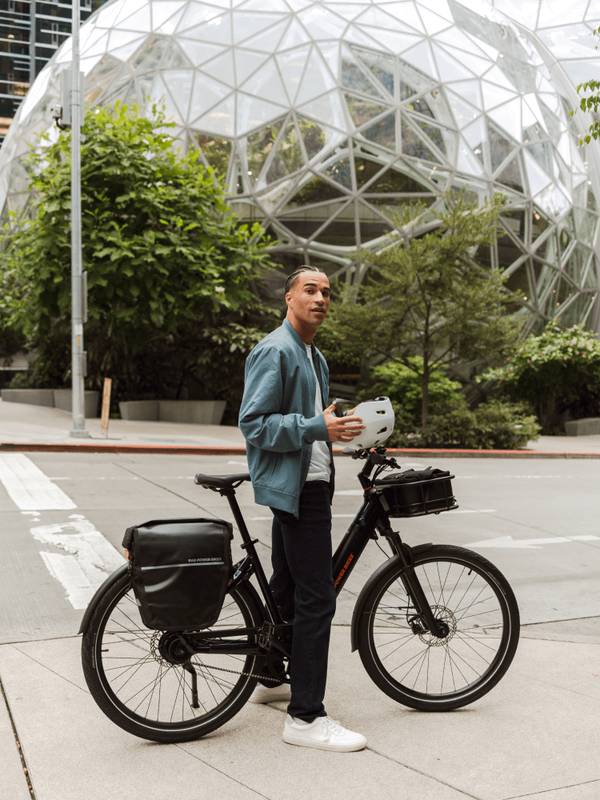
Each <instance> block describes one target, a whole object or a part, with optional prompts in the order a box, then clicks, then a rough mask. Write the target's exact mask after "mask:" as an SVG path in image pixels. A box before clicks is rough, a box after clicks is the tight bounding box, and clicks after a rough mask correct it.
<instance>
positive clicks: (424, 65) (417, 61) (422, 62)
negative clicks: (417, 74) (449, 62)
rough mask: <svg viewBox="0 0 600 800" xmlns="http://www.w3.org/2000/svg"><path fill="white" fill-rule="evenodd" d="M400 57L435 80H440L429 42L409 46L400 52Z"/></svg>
mask: <svg viewBox="0 0 600 800" xmlns="http://www.w3.org/2000/svg"><path fill="white" fill-rule="evenodd" d="M402 59H403V60H404V61H407V62H408V63H409V64H410V65H411V66H413V67H416V68H417V69H419V70H422V71H423V72H424V73H425V74H426V75H429V76H431V77H432V78H433V79H434V80H435V81H439V80H440V76H439V73H438V70H437V66H436V64H435V62H434V60H433V56H432V54H431V47H430V45H429V42H421V43H420V44H418V45H417V46H416V47H411V48H410V50H406V51H405V52H404V53H402Z"/></svg>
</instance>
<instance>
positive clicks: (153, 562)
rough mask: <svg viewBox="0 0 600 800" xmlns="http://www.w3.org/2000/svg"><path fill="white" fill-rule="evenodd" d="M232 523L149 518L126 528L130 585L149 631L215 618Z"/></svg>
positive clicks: (201, 624)
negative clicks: (129, 562)
mask: <svg viewBox="0 0 600 800" xmlns="http://www.w3.org/2000/svg"><path fill="white" fill-rule="evenodd" d="M232 538H233V530H232V526H231V524H230V523H229V522H225V521H224V520H221V519H172V520H152V521H151V522H145V523H143V524H142V525H136V526H134V527H132V528H127V530H126V531H125V537H124V538H123V547H126V548H127V549H128V550H129V552H130V555H131V576H132V578H131V583H132V586H133V591H134V594H135V597H136V600H137V602H138V606H139V610H140V616H141V618H142V622H143V623H144V625H146V627H148V628H152V629H154V630H167V631H180V630H198V629H199V628H205V627H208V626H209V625H213V624H214V623H215V622H216V621H217V619H218V618H219V614H220V613H221V608H222V607H223V601H224V599H225V592H226V591H227V584H228V582H229V579H230V578H231V571H232V566H231V539H232Z"/></svg>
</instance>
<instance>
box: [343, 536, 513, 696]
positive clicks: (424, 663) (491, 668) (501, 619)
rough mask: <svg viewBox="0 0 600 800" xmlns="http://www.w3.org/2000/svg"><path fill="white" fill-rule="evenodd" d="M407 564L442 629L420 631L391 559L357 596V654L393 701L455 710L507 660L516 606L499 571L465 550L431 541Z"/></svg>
mask: <svg viewBox="0 0 600 800" xmlns="http://www.w3.org/2000/svg"><path fill="white" fill-rule="evenodd" d="M414 570H415V574H416V576H417V578H418V580H419V582H420V584H421V587H422V588H423V591H424V592H425V596H426V597H427V599H428V602H429V604H430V607H431V610H432V611H433V614H434V616H435V617H436V618H437V619H440V620H443V621H444V622H445V623H446V625H447V627H448V633H447V635H446V636H445V637H444V638H437V637H436V636H433V635H432V634H431V633H429V631H426V630H424V629H423V626H422V625H421V624H420V622H419V619H418V612H417V610H416V608H415V606H414V603H413V601H412V599H411V598H410V597H409V596H408V594H407V590H406V587H405V585H404V583H403V581H402V572H403V568H402V565H401V564H400V563H399V562H398V561H397V560H395V559H394V560H391V561H390V562H389V563H388V564H387V565H385V566H384V567H383V568H382V570H381V572H380V573H379V575H378V577H377V578H376V579H375V580H374V581H373V583H372V584H371V585H368V586H367V587H365V591H366V592H367V595H366V596H365V597H364V598H359V601H358V603H359V607H360V608H361V613H360V616H359V619H358V627H357V637H358V649H359V653H360V657H361V660H362V662H363V665H364V667H365V669H366V670H367V672H368V674H369V676H370V677H371V678H372V680H373V681H374V682H375V684H376V685H377V686H378V687H379V688H380V689H381V690H382V691H383V692H385V693H386V694H387V695H388V696H389V697H391V698H393V699H394V700H396V701H397V702H399V703H402V704H403V705H406V706H409V707H410V708H416V709H419V710H422V711H449V710H452V709H455V708H460V707H461V706H465V705H468V704H469V703H472V702H474V701H475V700H478V699H479V698H480V697H482V696H483V695H484V694H486V693H487V692H489V691H490V689H491V688H492V687H493V686H495V685H496V683H498V681H499V680H500V679H501V678H502V676H503V675H504V674H505V672H506V670H507V669H508V667H509V666H510V663H511V661H512V659H513V657H514V654H515V651H516V649H517V644H518V641H519V608H518V606H517V602H516V599H515V596H514V594H513V591H512V589H511V587H510V585H509V584H508V582H507V580H506V578H504V576H503V575H502V574H501V572H500V571H499V570H498V569H497V568H496V567H495V566H494V565H493V564H491V563H490V562H489V561H488V560H487V559H485V558H484V557H483V556H480V555H479V554H478V553H474V552H472V551H470V550H466V549H465V548H462V547H454V546H451V545H432V546H431V547H429V548H427V549H425V550H421V551H419V552H417V553H416V554H415V562H414ZM361 601H362V602H361Z"/></svg>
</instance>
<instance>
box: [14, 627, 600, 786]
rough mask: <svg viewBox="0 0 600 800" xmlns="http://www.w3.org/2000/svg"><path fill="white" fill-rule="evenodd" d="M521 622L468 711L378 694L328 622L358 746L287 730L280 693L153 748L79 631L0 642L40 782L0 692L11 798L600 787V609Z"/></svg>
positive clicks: (347, 718)
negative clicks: (85, 664)
mask: <svg viewBox="0 0 600 800" xmlns="http://www.w3.org/2000/svg"><path fill="white" fill-rule="evenodd" d="M583 622H584V624H583V625H582V624H581V623H579V622H577V621H574V622H570V623H553V624H544V625H537V626H536V625H532V626H526V627H525V628H524V629H523V631H522V638H521V643H520V645H519V649H518V652H517V655H516V658H515V661H514V662H513V665H512V667H511V669H510V670H509V672H508V673H507V675H506V676H505V677H504V678H503V680H502V681H501V682H500V683H499V684H498V686H496V687H495V689H493V690H492V692H490V693H489V694H488V695H487V696H486V697H484V698H482V699H481V700H479V701H478V702H476V703H474V704H473V705H472V706H468V707H467V708H465V709H462V710H460V711H455V712H450V713H443V714H435V713H419V712H415V711H411V710H410V709H407V708H404V707H402V706H400V705H398V704H396V703H394V702H393V701H392V700H390V699H389V698H387V697H386V696H385V695H383V694H382V693H381V692H380V691H379V690H378V689H377V688H376V687H375V685H374V684H373V683H371V681H370V680H369V678H368V676H367V675H366V673H365V672H364V670H363V669H362V665H361V662H360V658H359V656H358V655H357V654H356V653H353V654H351V653H350V647H349V630H348V627H347V626H344V625H336V626H335V627H334V630H333V636H332V645H331V658H330V664H331V666H330V671H329V675H330V677H329V684H328V693H327V704H328V710H329V713H330V714H331V715H332V716H333V717H334V718H338V719H341V720H342V721H343V722H344V723H345V724H346V725H348V726H349V727H353V728H354V729H355V730H360V731H361V732H363V733H364V734H365V735H366V736H367V738H368V748H367V749H366V750H364V751H362V752H360V753H325V752H321V751H316V750H305V749H303V748H296V747H291V746H289V745H286V744H284V743H283V742H282V741H281V738H280V736H281V729H282V726H283V720H284V712H285V706H284V704H277V705H272V706H253V705H249V704H248V705H246V706H245V707H244V708H243V709H242V711H241V712H240V713H239V714H238V715H237V716H236V717H234V719H233V720H231V721H230V722H229V723H228V724H227V725H225V726H224V727H223V728H221V729H219V730H217V731H215V732H214V733H213V734H211V735H210V736H208V737H206V738H204V739H200V740H197V741H194V742H189V743H186V744H181V745H156V744H153V743H150V742H145V741H142V740H139V739H136V738H135V737H133V736H130V735H128V734H127V733H125V732H124V731H122V730H121V729H120V728H117V727H116V726H114V725H113V724H112V723H111V722H110V721H109V720H108V719H106V718H105V717H104V716H103V715H102V714H101V712H100V711H99V710H98V708H97V707H96V706H95V704H94V703H93V701H92V700H91V698H90V696H89V694H88V693H87V689H86V687H85V684H84V682H83V678H82V674H81V668H80V662H79V647H80V642H79V639H78V638H77V637H72V638H62V639H54V640H48V641H44V642H27V643H15V644H9V645H3V646H1V647H0V675H1V676H2V681H3V684H4V690H5V693H6V698H7V702H8V705H9V707H10V711H11V714H12V717H13V720H14V724H15V727H16V730H17V731H18V735H19V738H20V745H21V747H22V752H23V756H24V759H25V763H26V766H27V769H28V771H29V775H30V779H31V783H32V788H33V795H30V794H29V792H28V790H27V785H26V782H25V779H24V771H23V766H22V764H21V761H20V759H19V755H18V752H17V748H16V747H15V743H14V738H13V734H12V728H11V725H10V721H9V719H8V715H7V712H6V708H5V705H4V701H3V700H2V698H0V753H1V762H2V770H0V797H2V798H3V799H4V798H5V799H6V800H28V798H29V800H30V798H31V797H34V798H35V800H83V799H84V798H85V800H106V798H111V800H112V799H113V798H114V800H121V799H122V798H123V799H124V798H131V800H165V798H172V797H179V796H181V797H186V798H188V800H212V798H217V797H218V798H220V800H255V799H256V800H258V798H263V800H300V799H301V798H303V799H304V798H306V800H308V799H309V798H310V800H325V798H327V800H467V798H471V800H509V799H510V800H516V798H525V797H527V798H528V800H597V798H598V797H599V796H600V765H599V764H598V750H599V748H600V726H599V725H598V718H599V717H600V683H599V681H598V670H599V667H598V664H599V657H600V620H598V619H596V620H587V621H583Z"/></svg>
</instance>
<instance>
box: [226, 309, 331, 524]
mask: <svg viewBox="0 0 600 800" xmlns="http://www.w3.org/2000/svg"><path fill="white" fill-rule="evenodd" d="M312 350H313V361H314V364H315V369H316V371H317V374H318V375H319V379H320V380H319V383H320V388H321V395H322V397H323V407H324V408H325V407H326V406H327V398H328V396H329V370H328V368H327V362H326V361H325V358H324V357H323V355H322V354H321V353H320V352H319V351H318V350H317V348H316V347H315V346H314V345H312ZM315 388H316V387H315V376H314V373H313V370H312V367H311V364H310V360H309V358H308V355H307V352H306V345H305V344H304V342H303V341H302V339H301V338H300V336H299V335H298V334H297V333H296V331H295V330H294V328H293V327H292V325H291V324H290V323H289V322H288V321H287V320H284V322H283V325H281V326H280V327H279V328H277V329H276V330H274V331H272V332H271V333H269V334H268V335H267V336H265V338H264V339H263V340H262V341H261V342H259V343H258V344H257V345H256V347H254V348H253V349H252V350H251V352H250V354H249V355H248V358H247V359H246V369H245V383H244V396H243V398H242V405H241V407H240V417H239V426H240V429H241V431H242V433H243V434H244V437H245V439H246V450H247V456H248V468H249V471H250V478H251V480H252V486H253V488H254V497H255V500H256V502H257V503H259V504H260V505H264V506H272V507H273V508H278V509H281V510H282V511H287V512H289V513H290V514H293V515H294V516H296V517H297V516H298V503H299V498H300V492H301V491H302V487H303V486H304V482H305V481H306V475H307V474H308V466H309V464H310V455H311V450H312V443H313V442H314V441H317V440H318V441H324V442H326V441H327V438H328V437H327V427H326V425H325V419H324V417H323V415H322V414H318V415H317V416H315ZM329 452H330V453H331V445H329ZM330 491H331V495H332V496H333V460H332V462H331V485H330Z"/></svg>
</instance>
